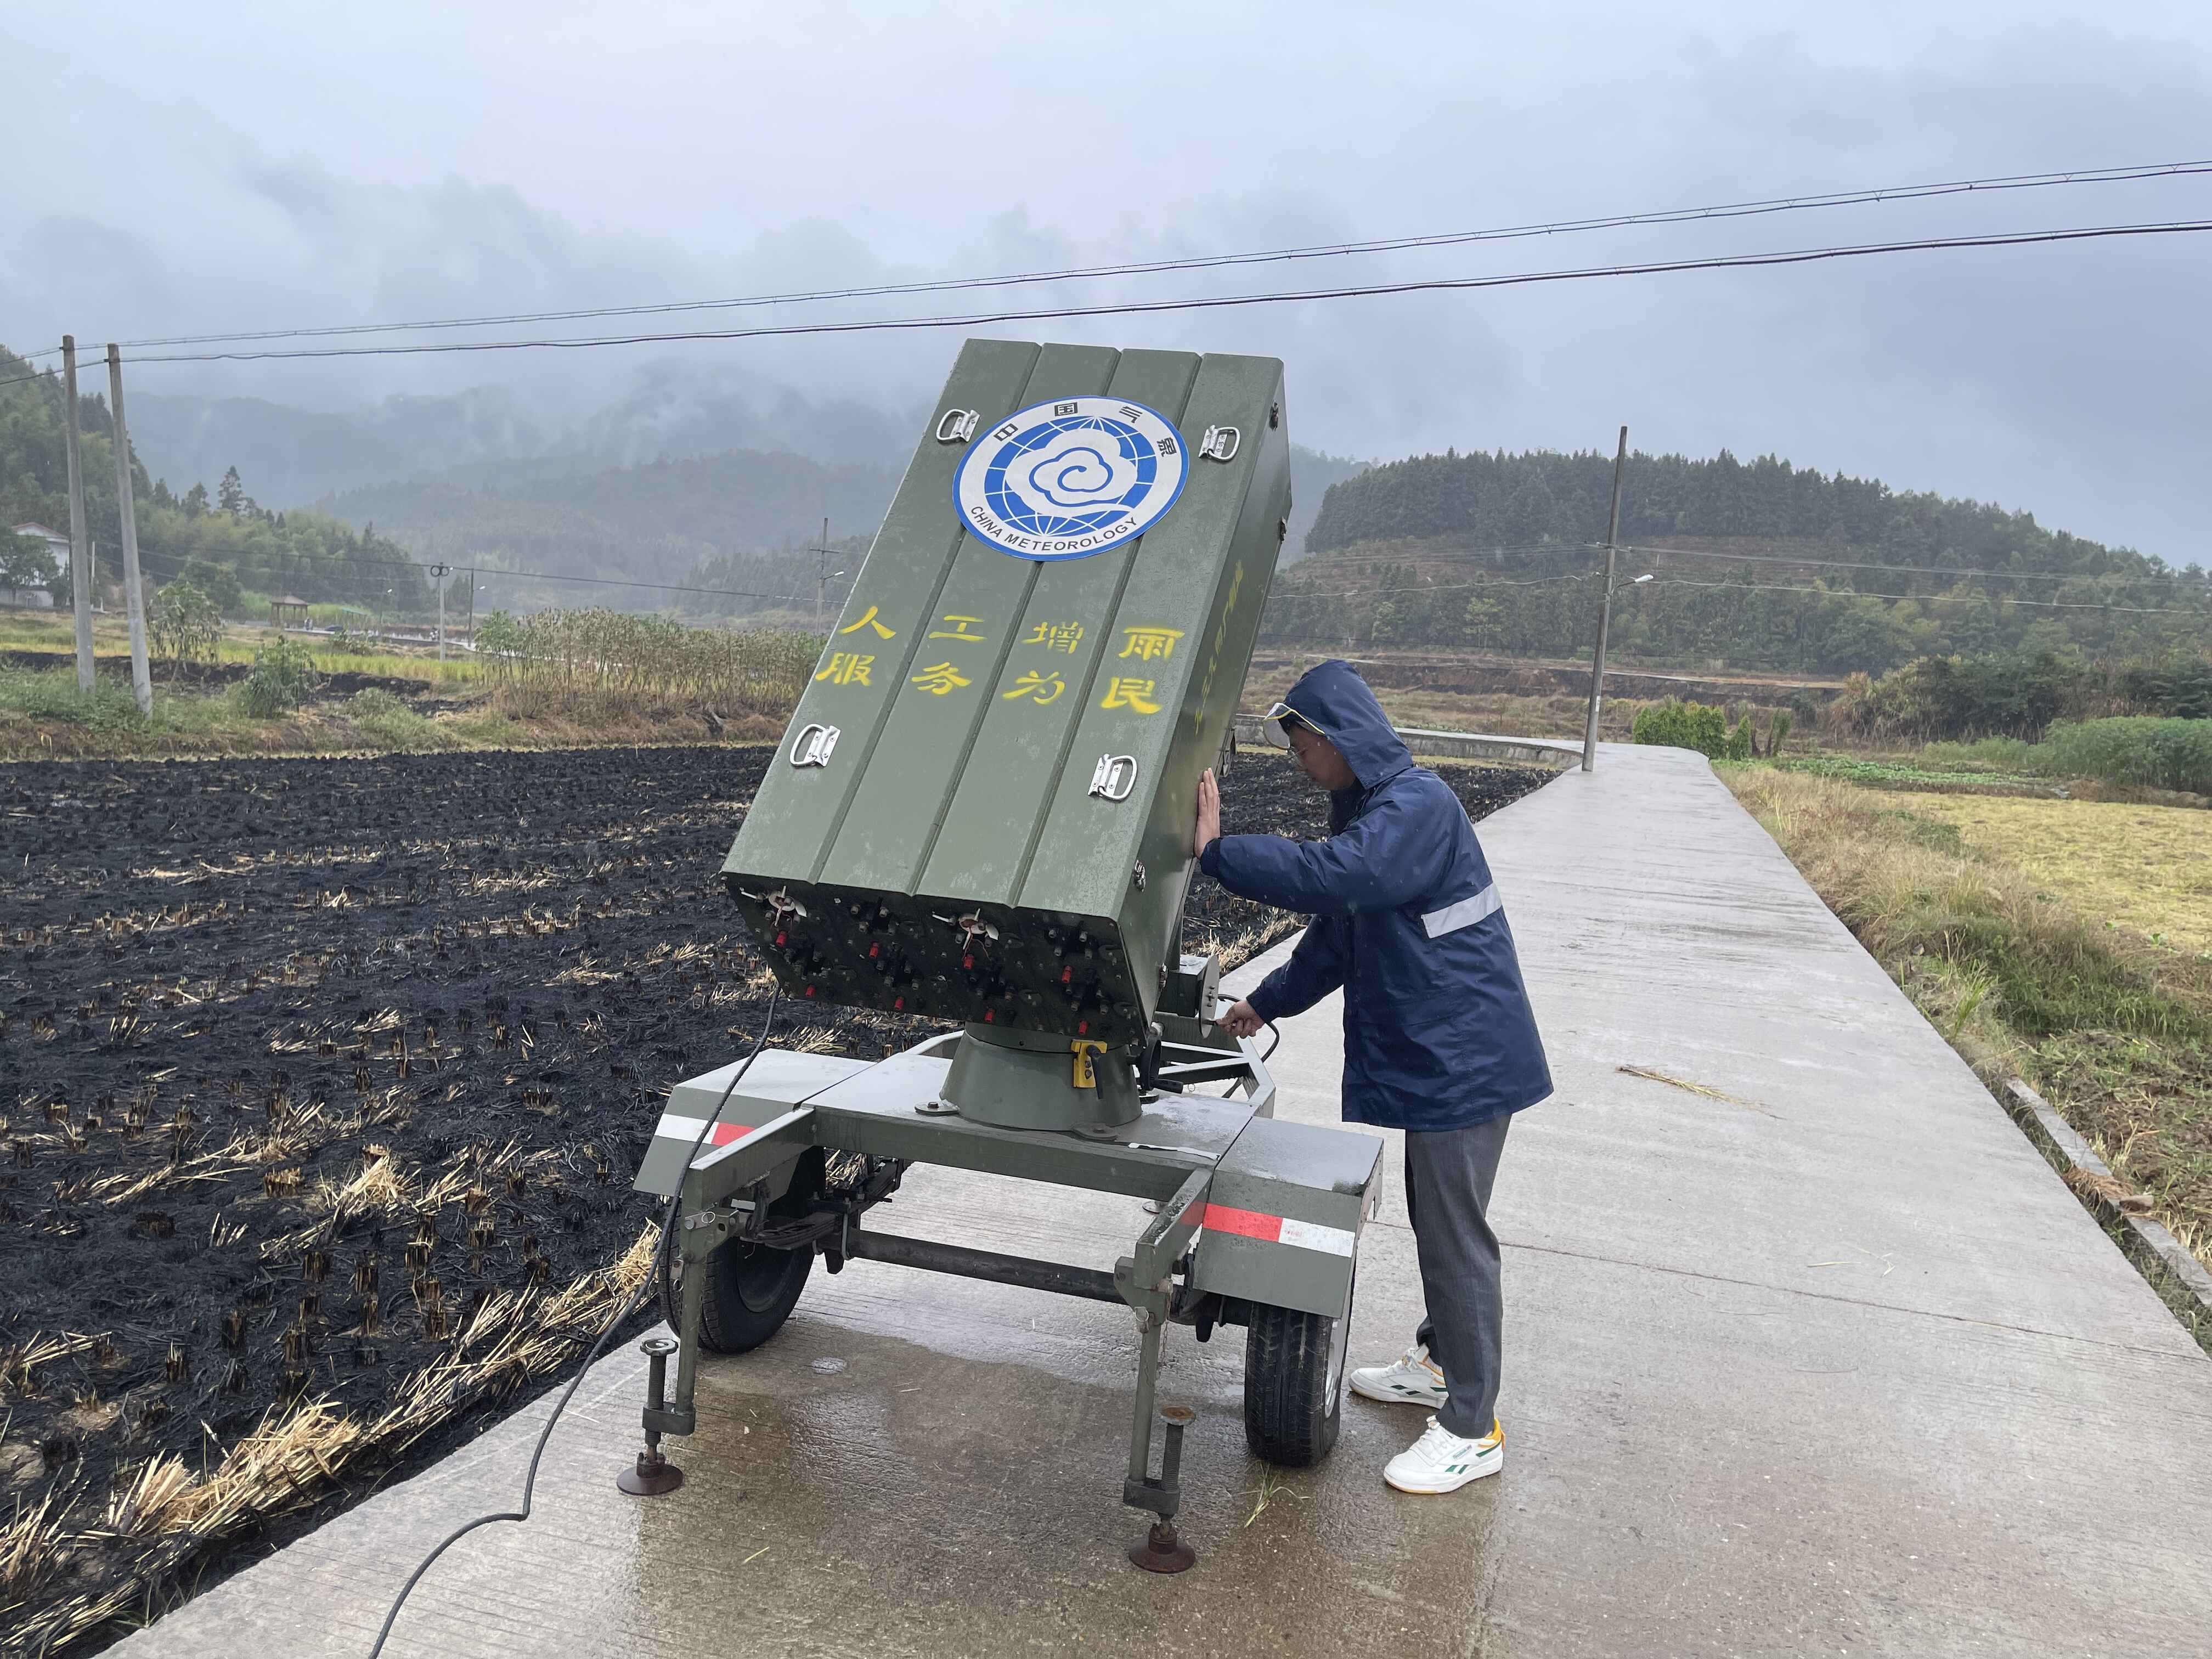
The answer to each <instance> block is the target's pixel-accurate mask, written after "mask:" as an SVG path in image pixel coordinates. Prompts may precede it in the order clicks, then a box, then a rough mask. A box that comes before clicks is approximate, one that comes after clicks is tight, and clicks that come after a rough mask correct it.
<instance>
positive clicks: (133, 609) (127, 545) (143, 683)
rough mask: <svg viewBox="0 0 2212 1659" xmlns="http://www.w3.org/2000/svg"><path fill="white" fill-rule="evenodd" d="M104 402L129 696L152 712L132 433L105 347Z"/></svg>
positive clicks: (114, 352) (118, 362) (112, 348)
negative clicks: (126, 622)
mask: <svg viewBox="0 0 2212 1659" xmlns="http://www.w3.org/2000/svg"><path fill="white" fill-rule="evenodd" d="M107 404H108V410H109V412H110V413H111V414H112V416H114V418H115V505H116V509H117V511H118V513H121V515H122V518H123V599H124V604H125V608H126V609H128V610H129V611H130V613H131V696H134V697H136V698H137V700H138V712H139V713H140V714H152V713H153V712H154V677H153V674H152V673H151V671H149V669H148V667H147V665H146V586H145V582H144V580H143V578H141V577H140V575H139V574H138V508H137V503H136V502H134V501H132V500H131V436H130V434H129V433H128V432H127V431H126V430H125V428H124V424H123V353H122V351H121V349H119V348H118V346H117V345H116V344H115V343H114V342H113V341H112V340H111V341H109V342H108V346H107Z"/></svg>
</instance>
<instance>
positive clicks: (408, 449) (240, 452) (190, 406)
mask: <svg viewBox="0 0 2212 1659" xmlns="http://www.w3.org/2000/svg"><path fill="white" fill-rule="evenodd" d="M920 422H921V411H920V410H913V411H906V412H898V411H894V410H888V409H883V408H876V407H871V406H869V405H866V404H860V403H858V402H854V401H852V400H849V399H826V400H824V399H813V398H809V397H807V396H806V395H805V394H804V393H802V392H799V391H797V390H795V389H793V388H792V387H790V386H775V385H765V384H759V383H750V382H742V381H738V380H732V379H731V378H729V377H727V376H722V375H714V374H703V373H699V372H696V371H691V370H687V369H685V368H682V367H680V366H676V365H669V366H665V367H664V368H660V369H658V370H652V371H647V372H646V373H643V374H639V375H638V376H637V377H636V378H635V383H634V384H633V385H632V386H631V388H630V389H629V391H628V392H624V393H623V394H622V395H621V396H620V397H618V398H615V399H613V400H611V401H610V402H608V403H606V404H604V405H603V406H601V407H599V408H596V409H588V410H584V411H582V412H576V413H569V412H567V411H565V410H563V409H562V406H561V405H560V404H556V403H550V402H549V401H547V400H545V399H543V398H526V397H524V396H523V395H521V394H519V393H517V392H513V391H512V390H510V389H508V388H507V387H504V386H476V387H471V388H470V389H468V390H466V391H462V392H453V393H444V394H436V395H423V396H413V397H395V398H386V400H384V401H383V402H382V403H380V404H374V405H368V406H364V407H362V408H360V409H358V410H349V411H346V410H313V409H301V408H297V407H294V406H291V405H289V404H280V403H276V402H272V401H269V400H266V399H263V398H204V397H191V396H178V395H174V394H165V393H161V392H140V393H137V394H134V395H133V396H132V398H131V441H132V442H133V444H134V445H135V446H136V447H137V450H138V453H139V454H140V456H141V457H142V458H143V459H144V461H145V463H146V465H147V468H148V470H149V471H151V472H152V473H153V474H154V475H155V477H166V478H167V479H168V481H169V483H170V484H171V486H172V487H173V488H174V489H176V490H178V491H179V493H182V491H184V490H185V489H187V488H189V487H190V486H191V484H194V483H205V484H207V485H208V486H209V487H210V489H212V488H213V487H214V485H215V483H216V480H217V479H218V478H220V477H222V474H223V471H224V469H226V468H228V467H232V466H235V467H236V468H237V469H238V470H239V472H240V476H241V477H244V478H245V479H246V484H247V487H248V488H249V489H251V490H252V492H253V495H254V497H255V499H256V500H258V501H260V502H261V503H262V505H264V507H304V506H307V505H308V504H310V503H312V502H314V501H319V500H321V499H323V498H324V497H326V496H330V495H337V494H340V493H342V492H343V491H347V490H353V489H362V488H363V487H365V486H368V485H374V484H387V483H398V482H400V481H403V480H406V479H410V478H417V477H425V476H428V475H431V474H435V473H439V472H442V471H446V470H447V469H448V468H451V467H454V466H459V465H467V464H470V463H478V462H487V461H509V460H538V459H550V458H560V459H566V460H568V461H570V462H572V463H574V470H575V471H600V470H603V469H605V468H608V467H617V466H629V465H636V464H637V463H640V462H643V461H651V460H656V459H671V460H674V459H687V458H690V457H693V456H699V455H712V454H717V453H721V452H723V451H726V450H732V449H750V450H759V451H763V452H764V453H785V454H793V455H801V456H805V457H806V458H807V459H811V460H817V461H823V462H829V463H846V462H859V463H862V464H865V465H873V466H886V467H895V466H897V465H901V464H902V462H903V460H904V458H905V453H906V450H907V448H908V445H909V444H910V442H911V441H912V439H911V435H912V433H913V432H915V430H916V429H918V428H919V425H920Z"/></svg>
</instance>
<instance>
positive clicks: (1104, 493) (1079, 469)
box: [1018, 433, 1137, 507]
mask: <svg viewBox="0 0 2212 1659" xmlns="http://www.w3.org/2000/svg"><path fill="white" fill-rule="evenodd" d="M1136 486H1137V464H1136V462H1134V461H1133V460H1131V459H1129V458H1128V457H1127V456H1125V455H1123V454H1122V453H1121V452H1120V450H1119V448H1118V447H1112V448H1107V449H1102V448H1101V447H1099V442H1098V440H1097V437H1096V436H1094V435H1091V434H1089V433H1071V434H1068V435H1066V436H1064V437H1061V438H1060V439H1057V440H1055V441H1054V442H1053V443H1052V444H1050V445H1048V447H1046V450H1045V452H1044V453H1043V454H1042V455H1040V456H1038V457H1037V458H1036V459H1035V460H1032V461H1030V463H1029V464H1028V465H1026V466H1025V467H1024V469H1023V470H1022V473H1021V483H1020V484H1019V485H1018V488H1019V489H1020V491H1021V493H1022V494H1023V495H1027V496H1030V497H1031V498H1032V499H1036V498H1042V500H1044V501H1049V502H1051V503H1052V504H1053V505H1054V507H1103V506H1109V505H1116V504H1118V503H1119V502H1120V501H1121V498H1122V497H1123V496H1125V495H1127V494H1128V493H1129V492H1130V491H1131V490H1132V489H1135V488H1136Z"/></svg>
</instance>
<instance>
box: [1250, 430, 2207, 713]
mask: <svg viewBox="0 0 2212 1659" xmlns="http://www.w3.org/2000/svg"><path fill="white" fill-rule="evenodd" d="M1612 481H1613V458H1612V457H1611V456H1608V455H1602V454H1596V453H1583V454H1573V455H1569V454H1559V453H1550V452H1538V453H1528V454H1517V455H1509V454H1504V453H1491V454H1468V455H1461V454H1456V453H1447V454H1443V455H1425V456H1419V457H1416V458H1414V459H1409V460H1404V461H1397V462H1394V463H1391V464H1390V465H1385V466H1378V467H1376V468H1374V469H1372V470H1370V471H1366V472H1364V473H1362V474H1360V475H1359V476H1358V477H1352V478H1349V479H1346V481H1344V482H1343V483H1338V484H1336V485H1335V486H1334V488H1332V489H1330V490H1329V492H1328V498H1327V500H1326V501H1323V502H1322V507H1321V510H1320V513H1319V514H1318V516H1317V518H1316V523H1315V526H1314V529H1313V532H1312V534H1311V536H1310V538H1309V541H1310V546H1311V548H1312V549H1313V550H1314V553H1315V555H1316V556H1315V557H1313V558H1311V559H1310V560H1308V561H1307V562H1305V563H1304V565H1302V566H1300V567H1299V568H1298V569H1297V571H1295V572H1294V573H1291V574H1289V575H1287V576H1285V578H1284V579H1283V580H1281V581H1280V582H1279V583H1278V585H1277V587H1276V590H1275V594H1274V597H1273V601H1272V602H1271V604H1270V606H1269V611H1268V617H1267V635H1266V636H1267V638H1269V639H1270V640H1273V641H1279V642H1296V641H1304V642H1310V643H1313V644H1316V645H1346V644H1361V645H1391V644H1396V645H1419V646H1432V647H1453V646H1457V647H1473V648H1477V649H1484V650H1495V651H1501V652H1506V653H1516V654H1541V655H1553V654H1570V653H1580V652H1583V651H1587V650H1588V649H1589V643H1590V641H1591V640H1592V638H1593V637H1594V636H1595V628H1596V612H1597V607H1598V603H1599V598H1600V595H1599V586H1598V584H1599V576H1598V573H1599V571H1600V570H1601V568H1602V564H1601V555H1599V554H1598V553H1597V552H1595V544H1597V543H1599V542H1601V541H1602V539H1603V538H1604V535H1605V528H1606V517H1607V506H1608V502H1609V499H1610V495H1611V489H1612ZM1620 539H1621V541H1622V542H1623V543H1624V544H1626V546H1627V547H1628V548H1630V549H1631V551H1628V552H1626V553H1624V554H1623V556H1622V565H1621V571H1620V575H1621V579H1622V580H1624V581H1626V580H1629V579H1632V578H1633V577H1636V576H1638V575H1642V574H1646V573H1650V574H1651V575H1652V576H1653V580H1651V581H1650V582H1648V583H1642V584H1638V585H1636V586H1626V587H1624V588H1623V589H1622V590H1621V592H1620V599H1619V600H1618V601H1617V602H1616V605H1615V610H1614V621H1613V641H1614V646H1615V648H1616V649H1617V650H1618V651H1620V653H1623V654H1624V655H1629V656H1640V657H1642V658H1644V659H1649V660H1651V661H1653V662H1675V663H1682V664H1696V665H1714V666H1717V665H1726V666H1732V667H1745V668H1765V669H1783V670H1792V671H1828V672H1845V671H1851V670H1855V669H1864V670H1868V671H1881V670H1883V669H1887V668H1889V667H1893V666H1894V665H1897V664H1899V663H1901V662H1904V661H1906V660H1908V659H1911V658H1914V657H1917V656H1923V655H1927V654H1929V653H1952V652H1978V651H1990V650H2008V649H2015V648H2022V647H2026V648H2030V649H2046V648H2055V647H2067V646H2074V647H2080V648H2081V649H2083V650H2085V651H2087V652H2089V653H2093V654H2101V655H2112V656H2150V655H2157V654H2160V653H2166V652H2170V651H2172V650H2174V649H2177V648H2184V649H2186V648H2196V647H2201V646H2203V644H2204V643H2205V642H2206V640H2207V637H2208V626H2212V586H2208V583H2207V580H2206V577H2205V574H2204V573H2203V571H2202V570H2201V569H2193V568H2192V569H2188V570H2176V569H2174V568H2170V567H2169V566H2167V565H2166V563H2164V562H2161V561H2160V560H2158V559H2156V558H2152V557H2149V556H2145V555H2143V554H2140V553H2136V552H2135V551H2132V550H2129V549H2126V548H2115V547H2108V546H2106V545H2105V544H2101V543H2099V542H2093V541H2089V540H2087V539H2084V538H2081V537H2078V536H2073V535H2069V534H2068V533H2066V532H2063V531H2053V530H2048V529H2045V527H2044V526H2041V525H2039V524H2038V523H2036V521H2035V520H2034V518H2033V515H2032V514H2030V513H2022V512H2008V511H2006V510H2005V509H2003V508H2001V507H1993V506H1990V505H1987V504H1985V503H1983V502H1978V501H1958V500H1953V499H1949V498H1947V497H1944V496H1941V495H1934V494H1929V493H1917V492H1906V491H1895V490H1892V489H1889V488H1888V487H1887V485H1885V484H1883V483H1880V482H1879V481H1876V480H1873V479H1860V478H1850V477H1843V476H1841V475H1829V474H1826V473H1821V472H1818V471H1812V470H1809V469H1801V468H1798V467H1796V466H1793V465H1790V463H1789V462H1786V461H1782V460H1778V459H1775V458H1773V457H1771V456H1767V457H1762V458H1761V459H1758V460H1756V461H1753V462H1750V463H1748V464H1747V463H1744V462H1741V461H1739V460H1737V459H1735V457H1734V456H1732V455H1730V454H1729V453H1726V452H1725V451H1723V453H1721V454H1720V455H1718V456H1717V457H1715V458H1713V459H1710V460H1692V459H1689V458H1687V457H1685V456H1680V455H1658V456H1653V455H1634V456H1632V457H1631V458H1630V460H1629V464H1628V466H1627V469H1626V477H1625V484H1624V488H1623V491H1622V501H1621V526H1620ZM1977 573H1989V574H1977Z"/></svg>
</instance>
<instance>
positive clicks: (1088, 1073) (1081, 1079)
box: [1067, 1037, 1106, 1089]
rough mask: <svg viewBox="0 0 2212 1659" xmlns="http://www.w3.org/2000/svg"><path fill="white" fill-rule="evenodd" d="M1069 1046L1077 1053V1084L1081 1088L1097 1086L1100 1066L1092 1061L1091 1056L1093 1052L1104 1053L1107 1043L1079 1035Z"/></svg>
mask: <svg viewBox="0 0 2212 1659" xmlns="http://www.w3.org/2000/svg"><path fill="white" fill-rule="evenodd" d="M1067 1046H1068V1047H1069V1048H1071V1049H1073V1051H1074V1054H1075V1086H1076V1087H1077V1088H1079V1089H1095V1088H1097V1086H1098V1068H1097V1066H1093V1065H1092V1064H1091V1055H1093V1054H1104V1053H1105V1052H1106V1045H1105V1044H1104V1043H1103V1042H1091V1040H1090V1039H1089V1038H1087V1037H1078V1038H1076V1039H1075V1041H1074V1042H1071V1043H1069V1044H1068V1045H1067Z"/></svg>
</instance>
